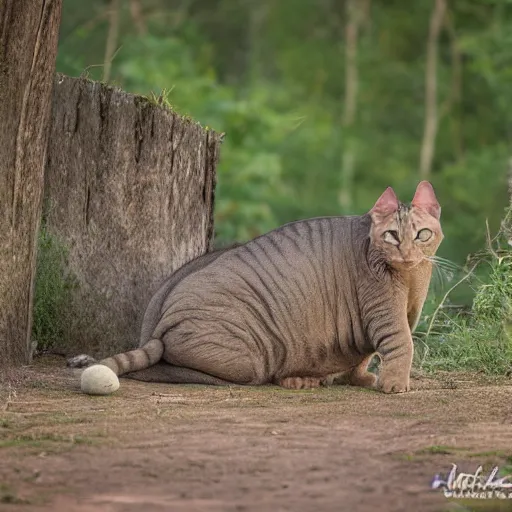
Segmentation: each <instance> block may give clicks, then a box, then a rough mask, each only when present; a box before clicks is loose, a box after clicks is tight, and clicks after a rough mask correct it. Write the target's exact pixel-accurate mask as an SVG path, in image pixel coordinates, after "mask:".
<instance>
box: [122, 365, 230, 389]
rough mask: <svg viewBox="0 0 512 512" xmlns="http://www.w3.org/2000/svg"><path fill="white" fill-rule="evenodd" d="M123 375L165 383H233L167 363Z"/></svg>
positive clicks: (225, 384)
mask: <svg viewBox="0 0 512 512" xmlns="http://www.w3.org/2000/svg"><path fill="white" fill-rule="evenodd" d="M123 377H126V378H128V379H134V380H140V381H144V382H161V383H166V384H206V385H210V386H229V385H232V384H233V383H232V382H228V381H227V380H223V379H219V378H217V377H213V376H212V375H208V374H207V373H203V372H199V371H197V370H192V369H190V368H183V367H181V366H174V365H172V364H168V363H157V364H155V365H154V366H151V367H150V368H146V369H145V370H139V371H137V372H131V373H127V374H125V375H123Z"/></svg>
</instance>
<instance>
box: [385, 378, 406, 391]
mask: <svg viewBox="0 0 512 512" xmlns="http://www.w3.org/2000/svg"><path fill="white" fill-rule="evenodd" d="M377 389H379V390H380V391H382V392H383V393H406V392H407V391H409V390H410V389H411V387H410V385H409V379H408V378H407V379H399V378H396V377H395V378H386V379H381V378H379V381H378V383H377Z"/></svg>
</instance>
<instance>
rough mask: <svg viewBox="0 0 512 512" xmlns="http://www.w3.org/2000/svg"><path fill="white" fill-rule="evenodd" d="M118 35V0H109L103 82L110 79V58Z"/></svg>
mask: <svg viewBox="0 0 512 512" xmlns="http://www.w3.org/2000/svg"><path fill="white" fill-rule="evenodd" d="M118 36H119V0H110V7H109V24H108V34H107V43H106V46H105V59H104V62H103V82H108V81H109V80H110V71H111V69H112V59H113V58H114V54H115V52H116V45H117V39H118Z"/></svg>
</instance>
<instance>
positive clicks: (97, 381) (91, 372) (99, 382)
mask: <svg viewBox="0 0 512 512" xmlns="http://www.w3.org/2000/svg"><path fill="white" fill-rule="evenodd" d="M80 387H81V389H82V391H83V392H84V393H87V394H88V395H110V393H114V391H117V390H118V389H119V379H118V378H117V375H116V374H115V373H114V372H113V371H112V370H111V369H110V368H109V367H108V366H104V365H102V364H95V365H94V366H89V368H86V369H85V370H84V371H83V372H82V377H81V378H80Z"/></svg>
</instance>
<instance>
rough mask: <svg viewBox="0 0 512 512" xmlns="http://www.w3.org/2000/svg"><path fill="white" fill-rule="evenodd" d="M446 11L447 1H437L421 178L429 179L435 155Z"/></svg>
mask: <svg viewBox="0 0 512 512" xmlns="http://www.w3.org/2000/svg"><path fill="white" fill-rule="evenodd" d="M445 11H446V1H445V0H435V4H434V8H433V10H432V14H431V16H430V26H429V32H428V41H427V66H426V70H425V127H424V130H423V142H422V144H421V155H420V176H421V178H422V179H428V178H429V176H430V173H431V170H432V162H433V160H434V154H435V144H436V135H437V127H438V117H437V49H438V48H437V47H438V42H439V34H440V32H441V27H442V24H443V19H444V14H445Z"/></svg>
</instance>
